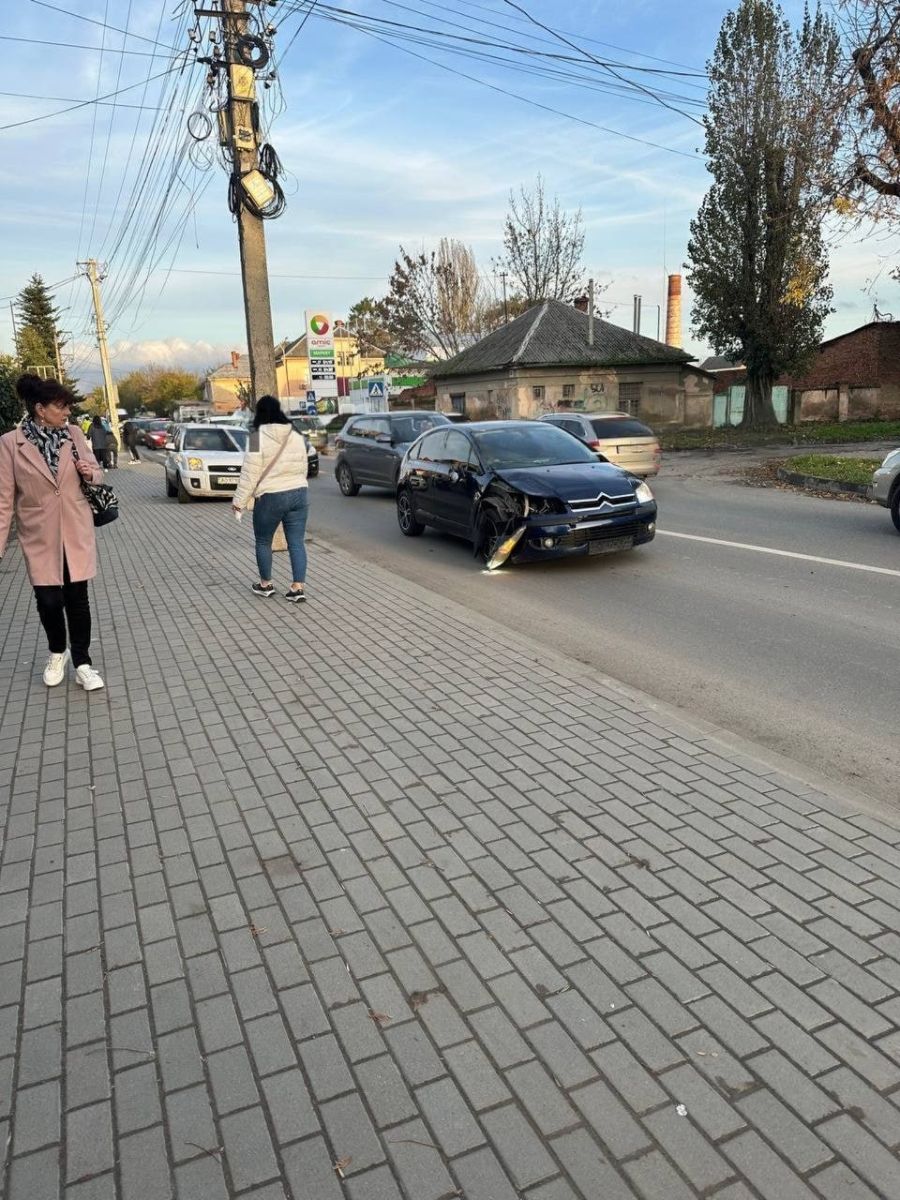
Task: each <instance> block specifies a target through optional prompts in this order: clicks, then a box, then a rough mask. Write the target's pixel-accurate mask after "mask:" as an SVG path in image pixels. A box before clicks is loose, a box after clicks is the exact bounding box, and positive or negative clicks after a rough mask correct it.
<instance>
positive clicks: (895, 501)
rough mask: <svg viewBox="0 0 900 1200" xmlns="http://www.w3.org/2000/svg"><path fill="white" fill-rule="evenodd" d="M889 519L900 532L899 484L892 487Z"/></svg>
mask: <svg viewBox="0 0 900 1200" xmlns="http://www.w3.org/2000/svg"><path fill="white" fill-rule="evenodd" d="M891 520H892V521H893V522H894V528H895V529H896V530H897V532H898V533H900V484H898V486H897V487H895V488H894V491H893V493H892V495H891Z"/></svg>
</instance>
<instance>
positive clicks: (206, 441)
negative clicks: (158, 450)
mask: <svg viewBox="0 0 900 1200" xmlns="http://www.w3.org/2000/svg"><path fill="white" fill-rule="evenodd" d="M249 436H250V435H249V434H248V432H247V430H246V429H237V428H234V427H231V428H226V427H225V426H221V425H182V426H180V428H179V429H178V430H177V431H176V433H175V440H174V442H169V443H168V444H167V445H166V449H167V450H168V455H167V456H166V464H165V467H166V495H167V496H170V497H175V496H177V497H178V502H179V504H187V503H189V502H190V501H191V500H194V499H198V498H200V497H207V498H208V497H213V496H215V497H219V498H220V499H221V498H222V497H225V498H227V499H231V497H232V496H234V493H235V491H236V489H237V485H238V480H239V479H240V475H241V466H242V465H243V462H244V455H245V453H246V451H247V441H248V439H249Z"/></svg>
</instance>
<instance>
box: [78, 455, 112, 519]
mask: <svg viewBox="0 0 900 1200" xmlns="http://www.w3.org/2000/svg"><path fill="white" fill-rule="evenodd" d="M72 458H73V459H74V460H75V463H76V465H77V463H78V462H79V461H80V460H79V458H78V451H77V450H76V449H75V443H74V442H72ZM78 482H79V483H80V484H81V490H82V492H83V493H84V498H85V500H87V502H88V504H89V505H90V508H91V513H92V514H93V517H94V525H95V527H96V528H97V529H99V528H100V526H101V525H110V524H112V522H113V521H117V520H118V519H119V497H118V496H117V495H116V493H115V492H114V491H113V490H112V488H111V487H110V486H109V484H108V483H88V481H87V480H86V479H85V478H84V476H83V475H81V474H79V476H78Z"/></svg>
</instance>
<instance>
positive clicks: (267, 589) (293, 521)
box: [232, 396, 309, 604]
mask: <svg viewBox="0 0 900 1200" xmlns="http://www.w3.org/2000/svg"><path fill="white" fill-rule="evenodd" d="M306 472H307V460H306V441H305V440H304V438H303V437H301V435H300V434H299V433H297V432H296V430H295V429H294V427H293V425H292V424H291V422H290V421H289V420H288V418H287V417H286V416H285V415H284V413H283V412H282V409H281V405H280V404H279V403H278V400H277V399H276V398H275V397H274V396H261V397H260V399H259V401H258V403H257V405H256V415H255V417H254V419H253V432H252V433H251V435H250V445H249V449H248V452H247V454H246V456H245V458H244V465H243V468H242V469H241V478H240V481H239V482H238V487H237V491H236V492H235V496H234V500H233V502H232V506H233V508H234V511H235V514H236V515H237V517H238V519H240V517H241V515H242V513H243V511H244V509H250V508H252V509H253V533H254V536H255V538H256V565H257V569H258V570H259V582H258V583H254V584H253V587H252V591H253V592H254V594H255V595H257V596H264V597H269V596H274V595H275V587H274V584H273V583H272V539H273V537H274V536H275V530H276V529H277V528H278V526H279V525H282V526H283V527H284V534H285V538H286V539H287V545H288V553H289V554H290V558H291V573H292V575H293V582H292V583H291V586H290V589H289V590H288V591H287V592H286V593H285V598H286V599H287V600H290V601H291V602H292V603H294V604H298V603H300V602H301V601H303V600H305V599H306V592H305V589H304V585H305V583H306V543H305V537H306V519H307V515H308V513H309V491H308V488H307V482H306Z"/></svg>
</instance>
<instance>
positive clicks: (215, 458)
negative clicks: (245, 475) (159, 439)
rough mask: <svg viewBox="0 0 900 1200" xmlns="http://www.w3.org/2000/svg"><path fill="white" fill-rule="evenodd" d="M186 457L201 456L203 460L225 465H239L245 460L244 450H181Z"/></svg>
mask: <svg viewBox="0 0 900 1200" xmlns="http://www.w3.org/2000/svg"><path fill="white" fill-rule="evenodd" d="M179 453H180V454H181V455H183V457H184V458H199V459H200V460H201V461H202V462H217V463H221V464H222V465H223V466H230V465H231V464H232V463H233V464H234V465H235V466H236V467H239V466H240V465H241V463H242V462H243V461H244V452H243V450H180V451H179Z"/></svg>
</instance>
